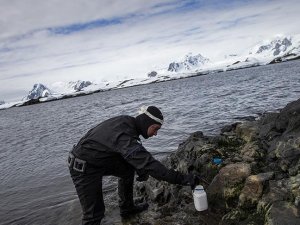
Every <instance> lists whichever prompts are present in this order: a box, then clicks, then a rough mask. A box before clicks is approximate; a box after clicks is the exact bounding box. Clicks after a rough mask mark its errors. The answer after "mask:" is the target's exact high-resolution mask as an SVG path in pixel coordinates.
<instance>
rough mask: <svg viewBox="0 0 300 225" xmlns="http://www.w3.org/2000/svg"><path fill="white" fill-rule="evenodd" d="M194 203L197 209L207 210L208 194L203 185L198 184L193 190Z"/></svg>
mask: <svg viewBox="0 0 300 225" xmlns="http://www.w3.org/2000/svg"><path fill="white" fill-rule="evenodd" d="M193 197H194V204H195V208H196V210H197V211H204V210H207V208H208V204H207V196H206V192H205V191H204V188H203V186H202V185H197V186H196V187H195V189H194V191H193Z"/></svg>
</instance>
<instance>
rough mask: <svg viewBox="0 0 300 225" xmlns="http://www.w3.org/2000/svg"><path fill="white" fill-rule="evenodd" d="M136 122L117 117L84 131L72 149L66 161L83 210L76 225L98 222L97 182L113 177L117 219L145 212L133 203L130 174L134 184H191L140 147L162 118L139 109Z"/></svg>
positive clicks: (143, 205)
mask: <svg viewBox="0 0 300 225" xmlns="http://www.w3.org/2000/svg"><path fill="white" fill-rule="evenodd" d="M139 113H140V114H139V115H138V116H137V117H131V116H117V117H114V118H111V119H108V120H106V121H104V122H102V123H100V124H99V125H97V126H96V127H94V128H92V129H91V130H89V131H88V132H87V133H86V135H85V136H84V137H83V138H81V139H80V141H79V142H78V144H77V145H76V146H74V148H73V150H72V151H71V153H70V155H69V159H68V163H69V168H70V173H71V177H72V179H73V183H74V185H75V188H76V191H77V194H78V197H79V200H80V203H81V206H82V211H83V218H82V224H84V225H94V224H95V225H96V224H97V225H98V224H100V222H101V220H102V218H103V217H104V211H105V206H104V203H103V195H102V177H103V176H108V175H113V176H117V177H119V180H118V194H119V207H120V214H121V216H122V217H123V218H126V217H128V216H131V215H134V214H136V213H140V212H142V211H144V210H146V209H147V208H148V204H147V203H141V204H139V205H135V204H134V202H133V182H134V174H135V172H136V173H137V174H138V175H139V177H138V178H137V180H138V181H144V180H147V178H148V176H149V175H150V176H152V177H154V178H156V179H158V180H164V181H167V182H169V183H172V184H181V185H191V186H192V187H193V186H195V185H196V182H197V181H198V180H197V179H198V178H197V177H196V176H194V175H192V174H189V175H183V174H181V173H179V172H177V171H174V170H172V169H167V168H166V167H165V166H164V165H163V164H161V163H160V162H159V161H157V160H155V159H154V158H153V157H152V155H151V154H150V153H149V152H148V151H147V150H146V149H145V148H144V147H143V145H142V144H141V142H140V138H139V136H140V135H142V136H143V137H144V138H145V139H147V138H149V137H152V136H155V135H157V132H158V130H159V129H160V128H161V126H162V124H163V115H162V113H161V111H160V110H159V109H158V108H157V107H155V106H149V107H142V108H141V110H140V112H139Z"/></svg>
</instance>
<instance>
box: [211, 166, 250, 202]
mask: <svg viewBox="0 0 300 225" xmlns="http://www.w3.org/2000/svg"><path fill="white" fill-rule="evenodd" d="M250 173H251V167H250V165H249V164H246V163H235V164H229V165H227V166H225V167H223V168H222V169H221V170H220V172H219V174H218V175H217V176H216V177H215V178H214V179H213V181H212V182H211V184H210V185H209V187H208V189H207V194H208V196H209V199H210V200H212V203H213V204H217V205H223V207H224V205H227V204H228V201H230V200H231V199H234V198H236V197H237V196H239V194H240V192H241V190H242V188H243V186H244V180H245V179H246V178H247V177H248V176H249V175H250ZM226 207H227V206H226Z"/></svg>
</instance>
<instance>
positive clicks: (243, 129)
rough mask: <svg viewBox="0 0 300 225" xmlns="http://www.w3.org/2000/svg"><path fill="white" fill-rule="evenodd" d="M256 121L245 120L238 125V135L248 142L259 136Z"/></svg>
mask: <svg viewBox="0 0 300 225" xmlns="http://www.w3.org/2000/svg"><path fill="white" fill-rule="evenodd" d="M256 124H257V123H256V122H255V121H254V122H248V121H247V122H245V123H241V124H238V125H237V126H236V133H237V136H238V137H240V138H242V139H243V140H245V141H246V142H250V141H253V140H255V139H256V138H257V136H258V127H257V126H256Z"/></svg>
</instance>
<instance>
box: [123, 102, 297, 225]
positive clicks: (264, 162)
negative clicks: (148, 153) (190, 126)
mask: <svg viewBox="0 0 300 225" xmlns="http://www.w3.org/2000/svg"><path fill="white" fill-rule="evenodd" d="M214 158H220V159H221V160H222V162H221V163H218V164H216V163H214V162H213V159H214ZM163 163H164V164H165V165H167V166H168V167H172V168H174V169H176V170H178V171H182V172H184V173H186V172H187V171H188V170H189V169H193V171H194V172H195V173H198V174H200V176H201V178H202V181H201V184H202V185H203V186H204V187H205V190H206V192H207V196H208V202H209V209H208V210H206V211H203V212H198V211H196V210H195V208H194V204H193V198H192V193H191V190H190V188H189V187H182V186H179V185H170V184H168V183H166V182H158V181H157V180H155V179H153V178H150V179H149V180H148V181H147V182H142V183H136V186H135V192H136V195H137V196H140V197H141V196H142V199H143V200H147V201H148V203H149V204H150V207H149V210H148V211H147V212H145V213H142V214H141V215H139V216H137V217H136V218H132V219H131V220H130V221H127V222H124V221H123V224H143V225H150V224H151V225H167V224H168V225H175V224H176V225H189V224H207V225H208V224H209V225H214V224H219V225H225V224H226V225H227V224H232V225H234V224H245V225H246V224H248V225H250V224H256V225H259V224H262V225H263V224H264V225H275V224H278V225H296V224H300V99H299V100H297V101H294V102H291V103H289V104H288V105H287V106H286V107H285V108H283V109H282V110H280V112H278V113H266V114H264V115H262V116H261V117H260V118H259V119H257V120H253V121H246V122H243V123H235V124H232V125H229V126H226V127H224V128H223V129H222V130H221V133H220V135H217V136H204V135H203V133H202V132H200V131H199V132H195V133H193V134H192V135H191V136H190V137H189V138H188V139H187V140H186V141H185V142H183V143H182V144H180V145H179V147H178V150H177V151H176V152H175V153H173V154H171V155H170V156H169V157H168V158H166V159H165V160H164V161H163Z"/></svg>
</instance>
